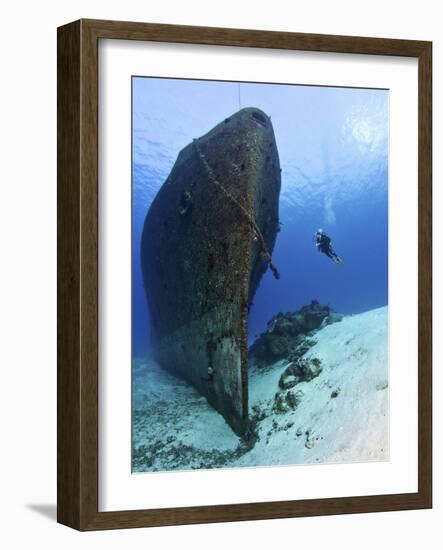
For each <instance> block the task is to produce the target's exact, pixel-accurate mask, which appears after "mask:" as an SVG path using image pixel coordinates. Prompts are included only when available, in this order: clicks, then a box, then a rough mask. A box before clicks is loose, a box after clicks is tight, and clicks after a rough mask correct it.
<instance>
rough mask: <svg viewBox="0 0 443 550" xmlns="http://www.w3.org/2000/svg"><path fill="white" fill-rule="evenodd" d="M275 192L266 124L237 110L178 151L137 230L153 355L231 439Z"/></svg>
mask: <svg viewBox="0 0 443 550" xmlns="http://www.w3.org/2000/svg"><path fill="white" fill-rule="evenodd" d="M279 192H280V164H279V159H278V152H277V147H276V144H275V138H274V132H273V129H272V125H271V122H270V119H269V118H268V117H267V116H266V115H265V114H264V113H263V112H262V111H260V110H258V109H253V108H249V109H243V110H241V111H239V112H238V113H236V114H235V115H233V116H232V117H230V118H229V119H226V120H225V121H223V122H222V123H220V124H218V125H217V126H216V127H215V128H214V129H213V130H211V131H210V132H209V133H208V134H206V135H205V136H203V137H202V138H200V139H199V140H198V141H197V142H194V143H191V144H189V145H188V146H187V147H185V148H184V149H183V150H182V151H181V152H180V154H179V156H178V158H177V161H176V163H175V165H174V167H173V169H172V171H171V173H170V175H169V177H168V178H167V180H166V182H165V183H164V184H163V186H162V188H161V189H160V191H159V192H158V194H157V196H156V198H155V199H154V201H153V203H152V205H151V207H150V209H149V212H148V214H147V217H146V220H145V225H144V228H143V236H142V246H141V260H142V271H143V279H144V285H145V288H146V293H147V298H148V304H149V309H150V314H151V324H152V331H153V341H152V344H153V349H154V353H155V356H156V359H157V361H158V362H159V364H160V365H161V366H162V367H164V368H166V369H169V370H171V371H172V372H174V373H175V374H177V375H179V376H181V377H183V378H185V379H187V380H188V381H190V382H191V383H192V384H193V385H194V386H195V387H196V388H197V389H198V390H199V391H200V392H201V393H202V394H203V395H204V396H206V398H207V399H208V401H209V402H210V403H211V405H212V406H214V408H216V409H217V410H218V411H219V412H220V413H221V414H222V415H223V416H224V417H225V419H226V421H227V422H228V423H229V424H230V425H231V427H232V428H233V429H234V430H235V431H236V433H238V434H244V433H245V432H246V431H247V430H248V373H247V368H248V350H247V316H248V308H249V304H250V302H251V300H252V298H253V295H254V293H255V290H256V288H257V286H258V283H259V281H260V278H261V276H262V275H263V273H264V272H265V271H266V269H267V267H268V265H270V264H271V254H272V250H273V247H274V243H275V238H276V234H277V230H278V198H279ZM271 265H272V264H271Z"/></svg>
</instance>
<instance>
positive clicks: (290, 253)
mask: <svg viewBox="0 0 443 550" xmlns="http://www.w3.org/2000/svg"><path fill="white" fill-rule="evenodd" d="M132 86H133V155H132V200H133V213H132V214H133V215H132V247H133V249H132V255H133V266H132V278H133V280H132V346H133V356H134V357H142V356H145V355H147V354H149V347H150V330H149V314H148V307H147V302H146V296H145V291H144V288H143V284H142V277H141V268H140V240H141V233H142V228H143V223H144V219H145V216H146V213H147V211H148V208H149V206H150V204H151V202H152V200H153V198H154V197H155V195H156V193H157V191H158V189H159V188H160V187H161V185H162V184H163V182H164V181H165V179H166V178H167V176H168V174H169V172H170V171H171V169H172V166H173V164H174V162H175V160H176V158H177V155H178V153H179V151H180V150H181V149H182V148H183V147H185V146H186V145H187V144H188V143H189V142H190V141H192V139H193V138H196V137H199V136H201V135H203V134H205V133H206V132H208V131H209V130H210V129H211V128H212V127H213V126H215V125H216V124H217V123H219V122H220V121H221V120H223V119H225V118H226V117H228V116H230V115H232V114H233V113H234V112H236V111H237V110H238V109H239V107H241V108H244V107H258V108H260V109H262V110H263V111H265V112H266V114H268V115H269V116H270V117H271V121H272V124H273V127H274V132H275V137H276V142H277V147H278V151H279V155H280V165H281V168H282V189H281V194H280V221H281V223H282V230H281V232H280V233H279V234H278V236H277V242H276V246H275V249H274V253H273V263H274V264H275V265H276V266H277V267H278V270H279V271H280V273H281V278H280V279H279V280H276V279H275V278H274V277H273V276H272V274H271V273H270V272H269V271H268V272H267V273H266V274H265V275H264V277H263V279H262V281H261V284H260V287H259V289H258V291H257V293H256V295H255V298H254V304H253V306H252V308H251V311H250V316H249V339H250V342H252V340H253V339H254V337H255V335H258V334H259V333H260V332H262V331H263V330H264V329H265V327H266V323H267V321H268V320H269V319H270V318H271V317H272V316H274V315H275V314H276V313H278V312H279V311H282V312H287V311H293V310H295V309H297V308H299V307H300V306H302V305H304V304H306V303H308V302H310V301H311V300H312V299H317V300H318V301H320V302H321V303H325V304H329V305H330V306H331V307H332V308H333V309H335V310H336V311H339V312H341V313H345V314H349V313H359V312H363V311H367V310H370V309H374V308H377V307H380V306H382V305H386V304H387V303H388V137H389V135H388V133H389V125H388V113H389V92H388V91H387V90H373V89H355V88H338V87H337V88H335V87H320V86H296V85H284V84H255V83H241V84H238V83H234V82H214V81H198V80H176V79H158V78H146V77H134V78H133V80H132ZM320 227H321V228H322V229H323V230H324V231H325V232H326V233H327V234H328V235H329V236H330V237H331V238H332V245H333V248H334V250H335V251H336V252H337V254H338V255H339V256H340V257H341V258H342V259H343V260H344V263H343V264H341V265H337V264H335V263H333V262H332V261H331V260H330V259H328V258H327V257H326V256H325V255H323V254H320V253H318V252H317V250H316V247H315V245H314V243H313V235H314V233H315V232H316V230H317V229H318V228H320Z"/></svg>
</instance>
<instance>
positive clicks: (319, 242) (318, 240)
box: [315, 229, 342, 264]
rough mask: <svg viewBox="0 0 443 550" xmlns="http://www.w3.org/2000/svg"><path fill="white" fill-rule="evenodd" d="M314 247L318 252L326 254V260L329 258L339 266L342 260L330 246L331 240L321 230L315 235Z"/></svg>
mask: <svg viewBox="0 0 443 550" xmlns="http://www.w3.org/2000/svg"><path fill="white" fill-rule="evenodd" d="M315 246H316V247H317V250H318V251H319V252H323V254H326V256H327V257H328V258H331V260H332V261H333V262H335V263H336V264H341V263H342V260H341V258H339V257H338V256H337V254H336V253H335V252H334V250H333V249H332V246H331V238H330V237H328V235H326V233H325V232H324V231H323V229H318V231H317V233H316V234H315Z"/></svg>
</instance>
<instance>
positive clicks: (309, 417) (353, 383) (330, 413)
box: [133, 307, 389, 472]
mask: <svg viewBox="0 0 443 550" xmlns="http://www.w3.org/2000/svg"><path fill="white" fill-rule="evenodd" d="M387 312H388V308H387V307H382V308H379V309H375V310H371V311H368V312H366V313H361V314H358V315H351V316H345V317H344V318H343V320H342V321H341V322H338V323H335V324H332V325H328V326H326V327H324V328H322V329H320V330H318V331H317V332H316V333H315V334H314V336H313V338H314V340H315V341H316V344H315V345H314V346H313V347H312V348H311V349H310V350H309V351H308V352H307V353H306V354H305V355H304V356H303V358H308V357H316V358H318V359H320V360H321V364H322V366H323V370H322V372H321V373H320V375H319V376H318V377H317V378H314V379H313V380H311V381H310V382H300V383H299V384H297V386H296V387H295V388H294V389H295V390H297V391H299V390H301V391H302V392H303V396H302V398H301V402H300V403H299V405H298V406H297V408H296V409H294V410H289V411H288V412H285V413H277V412H275V411H274V409H273V405H274V399H275V395H276V393H277V392H278V391H279V386H278V383H279V379H280V376H281V375H282V373H283V371H284V370H285V368H286V367H287V366H288V362H285V361H280V362H278V363H275V364H274V365H273V366H272V367H268V368H266V369H263V368H257V367H254V366H252V367H250V370H249V406H250V410H251V413H252V412H253V416H254V415H255V418H256V420H257V423H256V432H257V435H258V438H257V440H256V441H255V444H254V445H251V444H245V443H244V442H242V441H241V440H240V439H239V438H238V437H237V436H236V435H235V434H234V433H233V432H232V430H231V429H230V428H229V426H228V425H227V424H226V422H225V420H224V419H223V417H222V416H221V415H220V414H218V413H217V412H216V411H215V410H214V409H213V408H212V407H211V406H210V405H208V403H207V401H206V399H205V398H204V397H202V396H201V395H200V394H199V393H198V392H197V391H196V390H195V389H193V388H192V387H191V386H189V385H188V384H186V383H185V382H183V381H182V380H179V379H177V378H175V377H173V376H172V375H170V374H169V373H167V372H166V371H164V370H162V369H161V368H160V367H159V366H158V365H157V364H156V363H155V362H153V361H146V360H145V361H143V360H136V361H135V362H134V364H133V375H134V378H133V380H134V384H133V387H134V392H133V471H134V472H147V471H162V470H189V469H196V468H221V467H229V468H232V467H239V466H249V467H252V466H270V465H278V464H280V465H289V464H313V463H314V464H315V463H317V464H321V463H333V462H341V463H349V462H369V461H383V460H388V459H389V448H388V444H389V418H388V409H389V384H388V333H387V326H388V323H387Z"/></svg>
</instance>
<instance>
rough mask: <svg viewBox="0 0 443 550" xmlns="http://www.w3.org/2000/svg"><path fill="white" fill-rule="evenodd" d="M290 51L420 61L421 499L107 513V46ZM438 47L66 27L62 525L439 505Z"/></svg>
mask: <svg viewBox="0 0 443 550" xmlns="http://www.w3.org/2000/svg"><path fill="white" fill-rule="evenodd" d="M100 39H115V40H121V39H124V40H139V41H159V42H173V43H183V44H206V45H225V46H239V47H252V48H272V49H275V48H278V49H283V50H285V49H286V50H304V51H310V52H335V53H347V54H371V55H380V56H404V57H413V58H417V59H418V67H419V75H418V87H419V120H418V135H419V143H418V151H419V166H418V209H419V212H418V214H419V236H418V238H419V250H418V254H419V273H418V279H419V289H418V291H419V304H418V306H419V319H418V326H419V334H418V339H419V357H418V369H419V373H418V404H419V408H418V424H419V426H418V434H419V439H418V491H417V492H416V493H402V494H384V495H375V496H357V497H343V498H320V499H312V500H292V501H280V502H254V503H246V504H229V505H216V506H195V507H183V508H166V509H145V510H135V511H125V510H122V511H117V512H99V511H98V467H99V464H98V268H97V262H98V214H97V213H98V184H97V182H98V123H97V118H98V63H99V61H98V42H99V40H100ZM431 75H432V44H431V42H424V41H412V40H394V39H382V38H362V37H350V36H329V35H315V34H298V33H287V32H269V31H258V30H239V29H225V28H206V27H191V26H175V25H160V24H147V23H132V22H117V21H98V20H80V21H76V22H73V23H70V24H68V25H65V26H63V27H60V28H59V29H58V172H57V177H58V432H57V433H58V483H57V487H58V503H57V507H58V521H59V522H60V523H63V524H65V525H68V526H70V527H73V528H75V529H79V530H85V531H86V530H97V529H113V528H131V527H147V526H160V525H177V524H191V523H209V522H222V521H241V520H253V519H272V518H289V517H300V516H317V515H331V514H347V513H363V512H376V511H390V510H408V509H419V508H430V507H431V506H432V416H431V412H432V401H431V399H432V372H431V361H432V275H431V269H432V212H431V207H432V152H431V151H432V81H431Z"/></svg>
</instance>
